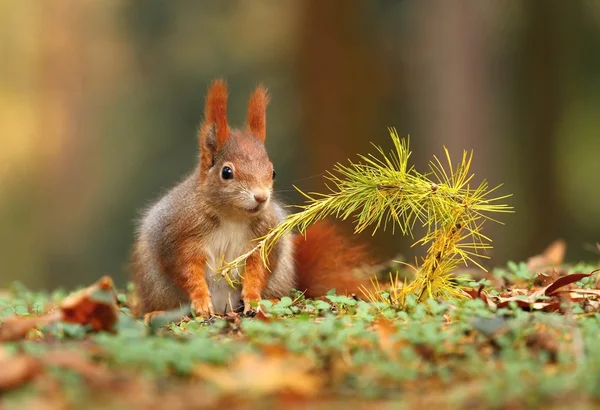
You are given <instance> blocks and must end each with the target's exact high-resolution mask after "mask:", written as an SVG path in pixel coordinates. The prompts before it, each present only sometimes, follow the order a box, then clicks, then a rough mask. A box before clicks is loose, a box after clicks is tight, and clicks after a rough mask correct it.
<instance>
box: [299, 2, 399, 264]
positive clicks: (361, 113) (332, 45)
mask: <svg viewBox="0 0 600 410" xmlns="http://www.w3.org/2000/svg"><path fill="white" fill-rule="evenodd" d="M301 4H302V6H303V10H302V14H303V16H302V20H301V24H300V44H299V47H298V54H297V57H296V61H297V66H298V67H299V68H298V89H299V90H300V99H301V104H302V121H301V123H302V130H301V134H300V139H301V140H302V141H305V142H306V144H305V145H304V146H303V147H302V152H301V154H300V156H299V157H300V158H302V162H303V166H302V168H301V169H302V173H303V176H314V175H321V174H323V173H324V172H325V171H327V170H331V169H332V167H333V165H334V164H335V163H336V162H346V161H347V160H348V159H349V158H350V159H353V160H355V159H356V155H357V154H359V153H366V152H371V151H372V147H371V145H370V141H373V140H374V134H385V133H386V132H387V131H386V124H383V123H382V121H381V115H380V114H379V112H380V110H379V108H380V107H378V105H377V104H378V102H380V100H381V98H380V95H381V87H382V84H381V81H380V78H379V77H378V73H379V72H380V71H381V64H382V63H381V62H380V59H381V58H380V57H381V56H380V54H379V50H378V49H377V48H376V46H377V41H376V40H377V38H376V36H375V35H374V34H375V33H376V27H375V24H376V21H375V16H374V12H373V10H372V9H371V8H370V6H372V5H370V4H369V2H365V1H360V0H349V1H345V2H344V3H343V6H342V7H340V3H338V2H332V1H321V0H307V1H304V2H303V3H301ZM301 186H302V188H303V189H305V190H308V191H310V190H317V191H323V189H325V188H324V186H323V179H322V178H314V179H311V180H307V181H303V182H302V184H301ZM365 236H366V235H365ZM363 239H366V238H361V240H363ZM375 242H376V243H377V245H378V246H377V248H378V249H387V250H388V253H389V252H397V251H398V242H397V241H394V242H391V241H389V240H386V239H385V235H378V236H377V237H376V238H375Z"/></svg>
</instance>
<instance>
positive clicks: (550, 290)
mask: <svg viewBox="0 0 600 410" xmlns="http://www.w3.org/2000/svg"><path fill="white" fill-rule="evenodd" d="M596 272H597V271H593V272H591V273H572V274H570V275H567V276H563V277H562V278H558V279H557V280H555V281H554V283H552V284H551V285H548V287H547V288H546V289H545V291H544V294H545V295H546V296H552V295H553V294H554V293H555V292H556V291H557V290H558V289H560V288H562V287H564V286H567V285H570V284H572V283H575V282H578V281H580V280H581V279H583V278H588V277H590V276H592V275H593V274H594V273H596Z"/></svg>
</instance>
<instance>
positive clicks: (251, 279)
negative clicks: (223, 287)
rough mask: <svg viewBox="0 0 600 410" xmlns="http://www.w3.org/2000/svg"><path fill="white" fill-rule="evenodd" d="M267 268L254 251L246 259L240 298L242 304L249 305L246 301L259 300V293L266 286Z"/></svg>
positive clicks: (260, 293)
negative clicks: (242, 301)
mask: <svg viewBox="0 0 600 410" xmlns="http://www.w3.org/2000/svg"><path fill="white" fill-rule="evenodd" d="M268 279H269V278H268V275H267V269H265V266H264V265H263V263H262V260H261V259H260V255H259V254H258V253H257V252H255V253H253V254H252V255H250V256H249V257H248V259H246V268H245V270H244V275H243V277H242V298H243V300H244V306H246V307H247V306H249V303H248V302H259V301H260V300H261V295H262V293H263V291H264V289H265V287H266V286H267V280H268Z"/></svg>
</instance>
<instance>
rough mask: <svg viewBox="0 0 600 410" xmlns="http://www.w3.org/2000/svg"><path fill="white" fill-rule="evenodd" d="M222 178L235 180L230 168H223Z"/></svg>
mask: <svg viewBox="0 0 600 410" xmlns="http://www.w3.org/2000/svg"><path fill="white" fill-rule="evenodd" d="M221 178H223V179H233V169H231V168H230V167H223V169H222V170H221Z"/></svg>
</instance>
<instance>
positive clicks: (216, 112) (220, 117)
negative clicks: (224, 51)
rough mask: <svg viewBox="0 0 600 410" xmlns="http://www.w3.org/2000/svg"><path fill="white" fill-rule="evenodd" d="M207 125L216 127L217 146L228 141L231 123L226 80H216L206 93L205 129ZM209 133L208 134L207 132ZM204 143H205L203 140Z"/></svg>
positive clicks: (214, 129) (219, 146)
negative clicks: (228, 112) (229, 120)
mask: <svg viewBox="0 0 600 410" xmlns="http://www.w3.org/2000/svg"><path fill="white" fill-rule="evenodd" d="M206 126H211V127H214V128H213V131H214V135H215V136H216V143H217V144H216V148H217V149H218V148H221V146H222V145H223V144H224V143H225V141H227V138H228V137H229V125H227V83H225V81H224V80H222V79H218V80H214V81H213V82H212V84H211V85H210V87H209V89H208V94H207V95H206V106H205V108H204V126H203V128H204V129H207V127H206ZM206 135H208V134H206ZM201 144H202V145H204V144H203V143H202V142H201Z"/></svg>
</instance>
